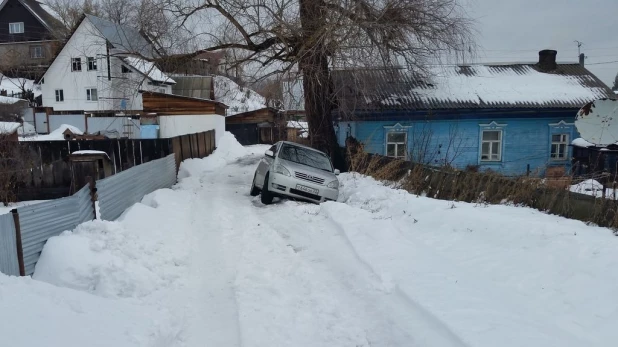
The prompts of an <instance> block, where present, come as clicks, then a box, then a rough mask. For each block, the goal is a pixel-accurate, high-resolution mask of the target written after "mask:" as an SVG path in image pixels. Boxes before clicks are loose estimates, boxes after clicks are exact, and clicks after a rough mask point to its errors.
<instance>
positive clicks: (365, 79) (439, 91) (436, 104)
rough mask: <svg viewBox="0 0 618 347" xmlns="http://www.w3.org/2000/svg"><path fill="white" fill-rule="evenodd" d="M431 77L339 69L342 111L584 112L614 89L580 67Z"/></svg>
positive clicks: (475, 70) (486, 69)
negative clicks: (520, 109)
mask: <svg viewBox="0 0 618 347" xmlns="http://www.w3.org/2000/svg"><path fill="white" fill-rule="evenodd" d="M429 75H430V77H429V78H423V77H422V76H420V75H418V74H414V73H412V72H410V71H408V70H404V69H396V68H380V69H357V70H339V71H334V72H333V81H334V83H335V90H337V97H338V102H339V105H340V108H341V109H343V110H345V109H348V110H354V109H412V110H415V109H454V108H504V107H534V108H539V107H547V108H555V107H562V108H578V109H579V108H580V107H581V106H582V105H584V104H586V103H587V102H590V101H592V100H595V99H599V98H606V97H609V96H612V97H613V93H612V92H611V90H610V89H609V88H608V87H607V86H606V85H605V84H603V82H601V81H600V80H599V79H598V78H597V77H596V76H594V75H593V74H592V73H590V72H589V71H588V70H586V69H585V68H584V67H582V66H580V65H579V64H559V65H558V66H557V68H556V69H555V70H553V71H551V72H542V71H540V70H539V68H538V67H537V66H536V65H535V64H512V65H469V66H455V65H453V66H434V67H430V68H429Z"/></svg>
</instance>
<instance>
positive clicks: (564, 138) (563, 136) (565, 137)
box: [549, 133, 569, 161]
mask: <svg viewBox="0 0 618 347" xmlns="http://www.w3.org/2000/svg"><path fill="white" fill-rule="evenodd" d="M554 136H560V139H559V140H558V141H554ZM550 141H551V147H550V149H549V157H550V159H551V160H553V161H564V160H567V159H568V158H569V134H567V133H557V134H551V138H550ZM560 146H564V151H563V152H562V154H563V155H562V156H559V155H560ZM554 148H555V149H556V151H554ZM554 153H555V154H556V155H555V156H554Z"/></svg>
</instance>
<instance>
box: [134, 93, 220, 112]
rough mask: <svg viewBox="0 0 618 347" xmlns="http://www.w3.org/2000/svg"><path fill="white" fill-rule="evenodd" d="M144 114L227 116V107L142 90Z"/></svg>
mask: <svg viewBox="0 0 618 347" xmlns="http://www.w3.org/2000/svg"><path fill="white" fill-rule="evenodd" d="M140 93H142V100H143V104H144V113H156V114H157V115H159V116H174V115H215V114H216V115H221V116H224V115H225V109H226V108H227V106H226V105H225V104H223V103H221V102H218V101H215V100H211V99H203V98H194V97H189V96H184V95H174V94H165V93H159V92H153V91H145V90H140Z"/></svg>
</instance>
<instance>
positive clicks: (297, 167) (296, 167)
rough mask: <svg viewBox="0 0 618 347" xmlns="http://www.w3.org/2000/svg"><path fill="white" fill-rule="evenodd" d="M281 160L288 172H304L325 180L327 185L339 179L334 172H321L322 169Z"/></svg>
mask: <svg viewBox="0 0 618 347" xmlns="http://www.w3.org/2000/svg"><path fill="white" fill-rule="evenodd" d="M279 160H280V163H281V164H282V165H283V166H285V167H286V168H287V169H288V170H290V171H294V172H302V173H305V174H308V175H311V176H316V177H320V178H323V179H324V180H325V183H329V182H332V181H334V180H336V179H337V176H335V173H333V172H328V171H324V170H320V169H317V168H314V167H311V166H307V165H302V164H298V163H295V162H293V161H289V160H285V159H281V158H279Z"/></svg>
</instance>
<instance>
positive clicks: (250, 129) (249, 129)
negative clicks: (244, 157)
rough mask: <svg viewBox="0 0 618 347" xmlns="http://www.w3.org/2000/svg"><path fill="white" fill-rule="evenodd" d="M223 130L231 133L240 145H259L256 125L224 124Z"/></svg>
mask: <svg viewBox="0 0 618 347" xmlns="http://www.w3.org/2000/svg"><path fill="white" fill-rule="evenodd" d="M225 130H226V131H229V132H231V133H232V134H234V136H235V137H236V141H238V142H239V143H240V144H241V145H243V146H247V145H257V144H259V143H260V137H259V135H260V134H259V129H258V126H257V124H255V123H254V124H226V125H225Z"/></svg>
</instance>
